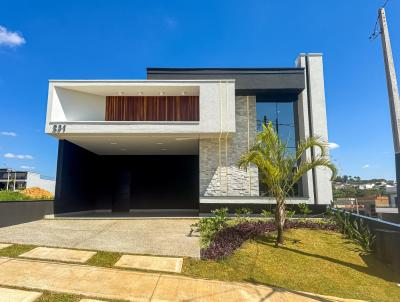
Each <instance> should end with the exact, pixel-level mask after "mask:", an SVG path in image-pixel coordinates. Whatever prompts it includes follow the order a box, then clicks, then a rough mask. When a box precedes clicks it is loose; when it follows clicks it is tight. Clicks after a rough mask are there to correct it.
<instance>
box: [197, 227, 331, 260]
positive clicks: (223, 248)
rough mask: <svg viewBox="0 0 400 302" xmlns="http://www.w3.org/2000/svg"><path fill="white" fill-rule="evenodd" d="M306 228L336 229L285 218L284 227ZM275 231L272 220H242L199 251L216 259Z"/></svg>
mask: <svg viewBox="0 0 400 302" xmlns="http://www.w3.org/2000/svg"><path fill="white" fill-rule="evenodd" d="M299 228H306V229H312V230H327V231H338V227H337V225H336V224H334V223H330V222H322V221H321V222H316V221H307V220H287V221H286V223H285V229H299ZM274 231H276V226H275V224H274V222H273V221H272V220H269V221H244V222H241V223H238V224H236V225H234V226H230V227H225V228H223V229H222V230H220V231H219V232H217V233H216V234H215V237H214V240H213V242H212V243H211V244H210V245H209V246H208V247H207V248H203V249H201V251H200V256H201V258H202V259H209V260H217V259H221V258H224V257H227V256H229V255H231V254H232V253H233V252H234V251H235V250H236V249H238V248H239V247H240V246H241V245H242V244H243V243H244V242H245V241H246V240H249V239H254V238H256V237H257V236H260V235H264V234H265V233H270V232H274Z"/></svg>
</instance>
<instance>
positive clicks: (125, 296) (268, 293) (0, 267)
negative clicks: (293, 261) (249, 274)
mask: <svg viewBox="0 0 400 302" xmlns="http://www.w3.org/2000/svg"><path fill="white" fill-rule="evenodd" d="M0 285H4V286H15V287H25V288H31V289H36V290H48V291H54V292H64V293H71V294H80V295H85V296H93V297H97V298H108V299H121V300H128V301H188V300H190V301H221V302H222V301H270V302H278V301H279V302H292V301H293V302H295V301H296V302H309V301H310V302H311V301H319V302H321V301H323V302H325V301H355V300H345V299H339V298H332V297H323V296H317V295H313V294H309V293H299V292H293V291H289V290H284V289H277V288H273V287H268V286H257V285H252V284H245V283H232V282H222V281H212V280H203V279H194V278H187V277H181V276H176V275H168V274H159V273H145V272H137V271H128V270H120V269H110V268H101V267H93V266H87V265H77V264H64V263H55V262H46V261H37V260H27V259H14V258H5V257H4V258H2V257H0Z"/></svg>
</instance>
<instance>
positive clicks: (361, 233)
mask: <svg viewBox="0 0 400 302" xmlns="http://www.w3.org/2000/svg"><path fill="white" fill-rule="evenodd" d="M332 215H333V216H332V218H333V220H334V221H335V222H336V223H337V225H338V226H339V228H340V230H341V231H342V233H343V234H344V235H346V236H347V237H348V238H349V239H351V240H353V241H355V242H356V243H358V244H359V245H360V246H361V248H362V249H363V250H364V251H365V252H367V253H371V252H372V250H373V246H374V244H375V239H376V238H375V235H374V234H373V233H372V232H371V230H370V229H369V227H368V226H367V225H366V224H365V223H364V220H363V219H362V218H357V217H352V215H351V214H350V213H347V212H345V211H341V210H336V211H335V212H333V213H332Z"/></svg>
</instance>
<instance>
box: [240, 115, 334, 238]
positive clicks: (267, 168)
mask: <svg viewBox="0 0 400 302" xmlns="http://www.w3.org/2000/svg"><path fill="white" fill-rule="evenodd" d="M310 148H318V149H319V150H320V152H319V153H318V154H317V155H315V156H314V158H313V159H311V160H304V159H303V154H304V153H305V152H306V150H308V149H310ZM250 164H253V165H255V166H257V167H258V170H259V175H260V179H261V181H262V182H263V183H264V184H265V185H266V186H267V188H268V191H269V192H268V193H269V194H270V195H271V196H273V197H275V199H276V210H275V224H276V228H277V230H278V236H277V238H276V243H275V244H276V245H278V244H281V243H283V228H284V225H285V220H286V215H285V214H286V212H285V201H286V198H287V197H288V196H290V194H291V193H293V190H294V187H295V185H296V184H297V182H298V181H299V180H300V179H301V177H302V176H303V175H304V174H305V173H306V172H307V171H310V170H312V169H314V168H316V167H319V166H322V167H327V168H328V169H330V170H331V171H332V177H331V179H332V180H333V179H334V178H335V177H336V168H335V166H334V164H333V163H331V161H330V160H329V158H328V157H327V144H326V143H324V142H322V141H321V140H320V139H319V138H316V137H309V138H307V139H305V140H302V141H300V142H299V143H298V145H297V149H296V151H295V152H293V151H291V150H289V148H288V147H287V143H285V142H283V141H282V140H281V139H280V138H279V136H278V134H277V133H276V131H275V129H274V127H273V126H272V123H271V122H269V123H268V125H265V124H263V129H262V131H261V132H259V133H258V134H257V137H256V142H255V144H254V145H253V146H252V147H251V148H250V150H249V151H247V152H246V153H245V154H243V155H242V156H241V157H240V160H239V167H240V168H247V167H248V166H249V165H250Z"/></svg>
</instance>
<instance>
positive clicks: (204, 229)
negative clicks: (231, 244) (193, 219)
mask: <svg viewBox="0 0 400 302" xmlns="http://www.w3.org/2000/svg"><path fill="white" fill-rule="evenodd" d="M211 213H212V214H214V216H213V217H206V218H202V219H200V221H199V222H197V223H194V224H192V225H191V226H190V227H191V229H190V232H189V236H191V235H192V233H193V232H200V247H201V248H206V247H208V246H209V245H210V244H211V242H212V241H213V239H214V236H215V234H216V233H217V232H218V231H220V230H222V229H223V228H224V227H226V225H227V220H228V209H227V208H221V209H216V210H213V211H211Z"/></svg>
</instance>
